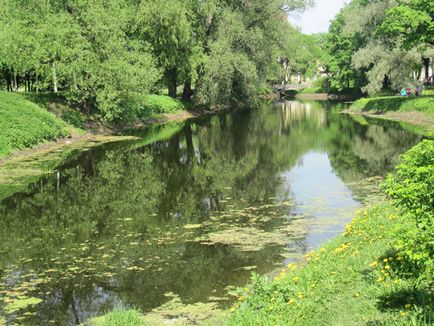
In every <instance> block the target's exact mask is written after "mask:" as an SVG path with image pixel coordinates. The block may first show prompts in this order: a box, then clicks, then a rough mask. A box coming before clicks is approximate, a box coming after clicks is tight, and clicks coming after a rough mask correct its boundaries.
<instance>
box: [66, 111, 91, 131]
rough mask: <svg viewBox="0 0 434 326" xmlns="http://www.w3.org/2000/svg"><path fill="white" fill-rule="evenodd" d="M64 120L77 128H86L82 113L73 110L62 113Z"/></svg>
mask: <svg viewBox="0 0 434 326" xmlns="http://www.w3.org/2000/svg"><path fill="white" fill-rule="evenodd" d="M62 119H63V120H64V121H66V122H67V123H69V124H70V125H73V126H74V127H76V128H81V129H82V128H83V126H84V121H85V119H84V117H83V116H82V115H81V114H80V112H78V111H75V110H72V109H69V110H66V111H64V112H62Z"/></svg>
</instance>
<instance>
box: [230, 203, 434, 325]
mask: <svg viewBox="0 0 434 326" xmlns="http://www.w3.org/2000/svg"><path fill="white" fill-rule="evenodd" d="M414 228H415V227H414V226H413V225H412V224H411V223H410V222H409V220H408V218H406V216H405V215H404V214H402V213H401V212H400V211H399V210H398V209H397V208H395V207H394V206H393V205H392V204H391V203H389V202H383V203H378V204H377V205H375V206H371V207H367V208H364V209H362V210H360V211H359V212H358V213H357V215H356V218H355V219H354V220H353V221H352V222H351V223H350V224H349V225H348V226H347V227H346V231H345V232H344V233H343V234H342V235H341V236H338V237H337V238H335V239H333V240H331V241H329V242H327V243H326V244H324V245H323V246H322V247H320V249H318V250H316V251H313V252H310V253H308V254H307V255H306V256H305V260H304V261H302V262H300V263H298V264H289V265H288V266H287V268H285V269H282V271H281V273H280V274H279V275H278V276H276V277H275V278H274V279H273V280H269V279H267V278H266V277H263V276H255V275H254V276H253V281H252V285H250V286H249V287H247V288H245V289H244V290H243V291H240V296H239V300H238V303H236V304H235V305H234V306H233V307H232V308H231V309H230V311H231V312H230V314H229V316H228V319H227V321H226V325H237V326H238V325H283V324H285V325H286V324H288V323H289V324H291V325H331V324H333V325H359V324H370V323H372V324H381V325H383V324H387V325H392V324H393V325H409V324H414V325H416V324H417V325H429V324H430V321H432V319H431V318H432V310H431V308H430V307H432V295H431V296H430V295H427V294H426V293H429V291H430V285H429V282H423V281H421V280H420V279H418V278H417V277H415V276H414V275H408V274H407V275H404V273H400V272H399V270H400V269H401V268H402V266H404V265H405V264H406V263H407V262H406V261H405V258H404V257H403V256H402V255H401V253H400V252H398V251H397V250H396V247H395V244H396V239H398V238H400V237H401V236H402V234H405V233H407V232H409V230H411V229H414ZM424 321H425V322H426V324H425V323H424Z"/></svg>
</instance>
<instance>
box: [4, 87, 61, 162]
mask: <svg viewBox="0 0 434 326" xmlns="http://www.w3.org/2000/svg"><path fill="white" fill-rule="evenodd" d="M68 135H69V129H68V126H67V125H66V123H64V122H63V121H62V120H60V119H58V118H56V117H55V116H54V115H53V114H51V113H49V112H47V111H45V110H44V109H41V108H40V107H39V106H37V105H36V104H34V103H32V102H29V101H27V100H26V99H24V97H22V96H21V95H18V94H13V93H4V92H0V156H1V155H8V154H9V153H11V152H12V151H14V150H19V149H24V148H30V147H32V146H34V145H37V144H39V143H41V142H44V141H49V140H55V139H57V138H61V137H66V136H68Z"/></svg>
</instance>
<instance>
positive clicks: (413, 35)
mask: <svg viewBox="0 0 434 326" xmlns="http://www.w3.org/2000/svg"><path fill="white" fill-rule="evenodd" d="M433 12H434V9H433V6H432V1H429V0H428V1H427V0H410V1H394V0H381V1H364V0H353V1H352V2H351V3H350V4H349V5H347V6H346V7H344V8H343V9H342V10H341V12H340V13H339V14H338V15H337V17H336V18H335V19H334V20H333V21H332V24H331V27H330V30H329V33H328V35H327V39H328V40H327V42H325V44H324V45H323V48H324V49H325V51H326V52H327V55H326V59H327V60H326V70H327V72H329V73H330V84H331V87H332V88H336V89H337V90H340V89H342V88H343V87H345V86H346V87H358V88H361V89H362V91H363V92H365V93H368V94H376V93H380V92H381V91H383V90H385V89H386V90H387V89H392V90H394V91H396V90H399V89H400V88H402V87H403V86H406V87H407V86H409V85H410V84H411V83H412V82H414V80H413V77H412V76H413V71H420V69H421V67H422V63H423V59H424V58H429V57H431V56H432V45H433V44H432V42H433V38H432V34H433V30H434V23H433V17H434V14H433Z"/></svg>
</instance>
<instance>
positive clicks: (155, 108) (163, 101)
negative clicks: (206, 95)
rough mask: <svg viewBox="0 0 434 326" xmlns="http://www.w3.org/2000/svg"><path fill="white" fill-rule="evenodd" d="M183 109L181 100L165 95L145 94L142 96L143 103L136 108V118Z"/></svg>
mask: <svg viewBox="0 0 434 326" xmlns="http://www.w3.org/2000/svg"><path fill="white" fill-rule="evenodd" d="M182 110H185V106H184V104H183V103H182V102H181V101H178V100H177V99H174V98H172V97H169V96H166V95H155V94H154V95H147V96H146V97H144V100H143V104H142V106H141V108H140V109H139V110H137V116H138V118H147V117H150V116H154V115H158V114H164V113H175V112H177V111H182Z"/></svg>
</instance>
